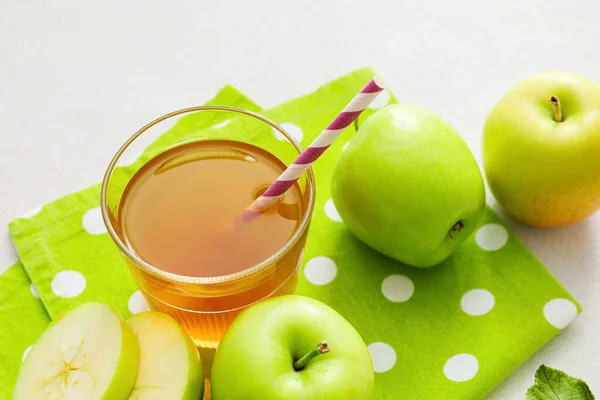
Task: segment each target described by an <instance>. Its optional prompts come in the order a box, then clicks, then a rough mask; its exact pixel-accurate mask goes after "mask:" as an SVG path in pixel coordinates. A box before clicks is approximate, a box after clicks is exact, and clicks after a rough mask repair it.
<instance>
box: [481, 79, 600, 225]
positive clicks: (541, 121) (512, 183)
mask: <svg viewBox="0 0 600 400" xmlns="http://www.w3.org/2000/svg"><path fill="white" fill-rule="evenodd" d="M483 161H484V169H485V173H486V177H487V181H488V183H489V186H490V189H491V191H492V193H494V196H495V197H496V200H498V203H500V204H501V205H502V206H503V207H504V208H505V209H506V211H507V212H508V213H509V214H511V215H512V216H513V217H515V218H516V219H518V220H520V221H522V222H525V223H528V224H530V225H534V226H560V225H566V224H569V223H572V222H575V221H578V220H581V219H583V218H585V217H587V216H589V215H590V214H592V213H593V212H594V211H596V210H597V209H598V208H599V207H600V86H598V85H597V84H596V83H594V82H592V81H590V80H588V79H586V78H583V77H581V76H577V75H574V74H570V73H566V72H545V73H541V74H538V75H535V76H533V77H530V78H528V79H525V80H523V81H521V82H520V83H518V84H517V85H516V86H515V87H513V88H512V89H511V90H510V91H509V92H508V93H507V94H506V95H505V96H504V97H503V98H502V99H501V100H500V101H499V102H498V104H496V105H495V106H494V108H493V109H492V110H491V112H490V113H489V115H488V117H487V121H486V123H485V127H484V130H483Z"/></svg>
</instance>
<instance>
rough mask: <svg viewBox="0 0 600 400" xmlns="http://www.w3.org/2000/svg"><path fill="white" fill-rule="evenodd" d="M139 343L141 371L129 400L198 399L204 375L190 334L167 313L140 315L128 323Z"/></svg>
mask: <svg viewBox="0 0 600 400" xmlns="http://www.w3.org/2000/svg"><path fill="white" fill-rule="evenodd" d="M127 323H128V324H129V326H130V327H131V329H133V332H135V334H136V336H137V338H138V342H139V344H140V368H139V373H138V378H137V381H136V383H135V386H134V389H133V391H132V392H131V395H130V396H129V399H130V400H162V399H178V400H188V399H189V400H192V399H193V400H198V399H202V395H203V393H204V372H203V370H202V361H201V359H200V355H199V354H198V349H196V346H195V345H194V342H192V339H191V338H190V337H189V335H188V334H187V333H186V332H185V331H184V330H183V329H182V328H181V327H180V326H179V325H178V324H177V322H175V320H174V319H173V318H171V317H169V316H168V315H166V314H163V313H160V312H153V311H150V312H143V313H140V314H137V315H135V316H133V317H131V318H129V319H128V320H127Z"/></svg>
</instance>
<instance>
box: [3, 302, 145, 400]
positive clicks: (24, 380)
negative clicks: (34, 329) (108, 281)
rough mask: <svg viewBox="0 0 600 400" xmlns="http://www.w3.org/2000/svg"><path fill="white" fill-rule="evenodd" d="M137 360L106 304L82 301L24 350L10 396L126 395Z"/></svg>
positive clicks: (133, 342)
mask: <svg viewBox="0 0 600 400" xmlns="http://www.w3.org/2000/svg"><path fill="white" fill-rule="evenodd" d="M138 363H139V347H138V343H137V339H136V337H135V335H134V333H133V331H132V330H131V328H130V327H129V326H128V325H127V324H126V323H125V321H123V320H122V319H121V318H120V317H119V316H118V315H117V314H116V313H115V312H114V311H113V310H112V309H111V308H110V307H109V306H107V305H105V304H100V303H87V304H83V305H81V306H78V307H76V308H74V309H73V310H72V311H70V312H69V313H68V314H66V315H65V316H63V317H62V318H60V319H59V320H57V321H56V322H54V323H53V324H52V325H50V327H49V328H48V329H47V330H46V331H45V332H44V333H43V334H42V336H41V337H40V339H39V340H38V342H37V343H36V344H35V345H34V346H33V348H32V349H31V351H30V352H29V353H28V354H27V357H26V358H25V361H24V362H23V365H22V366H21V370H20V372H19V377H18V378H17V383H16V385H15V389H14V393H13V400H34V399H86V400H117V399H126V398H127V397H128V396H129V393H130V392H131V389H132V388H133V385H134V383H135V380H136V376H137V372H138Z"/></svg>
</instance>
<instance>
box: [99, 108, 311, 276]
mask: <svg viewBox="0 0 600 400" xmlns="http://www.w3.org/2000/svg"><path fill="white" fill-rule="evenodd" d="M211 110H212V111H227V112H232V113H237V114H244V115H246V116H249V117H252V118H255V119H258V120H260V121H262V122H264V123H266V124H268V125H270V126H271V127H272V128H274V129H276V130H277V131H279V132H280V133H281V134H282V135H283V136H284V137H285V138H286V139H287V140H288V141H289V142H290V143H291V144H292V146H294V148H295V149H296V150H297V151H298V154H300V153H302V151H303V148H302V146H301V145H300V143H298V141H297V140H296V139H295V138H294V137H293V136H292V135H291V134H289V133H288V132H286V130H285V129H283V128H282V127H281V126H280V125H279V124H277V123H276V122H274V121H272V120H270V119H269V118H267V117H265V116H263V115H260V114H258V113H255V112H253V111H249V110H245V109H243V108H238V107H229V106H195V107H188V108H182V109H179V110H176V111H172V112H170V113H168V114H165V115H163V116H161V117H158V118H156V119H154V120H153V121H151V122H149V123H147V124H146V125H144V126H142V127H141V128H140V129H138V130H137V132H135V133H134V134H133V135H132V136H131V137H129V139H127V140H126V141H125V143H123V145H121V147H120V148H119V150H118V151H117V152H116V154H115V155H114V156H113V158H112V159H111V161H110V163H109V164H108V167H107V169H106V172H105V173H104V177H103V179H102V187H101V190H100V210H101V213H102V220H103V221H104V225H105V226H106V229H107V231H108V234H109V235H110V237H111V238H112V240H113V242H115V243H116V244H117V247H118V248H119V250H120V251H121V252H122V253H124V254H125V256H126V257H128V258H130V259H131V260H132V261H133V262H135V263H136V265H138V266H140V267H141V268H142V269H143V270H144V271H145V272H148V273H150V274H151V275H154V276H158V277H159V278H162V279H166V280H169V281H175V282H179V283H184V284H203V285H213V284H221V283H231V282H235V281H238V280H241V279H243V278H246V277H249V276H252V275H254V274H255V273H257V272H260V271H262V270H263V269H264V268H266V267H267V266H269V265H272V264H273V263H274V262H275V261H277V260H279V259H280V258H281V257H282V256H283V255H284V254H285V253H286V252H288V251H289V250H290V249H291V248H292V247H293V246H294V245H295V244H296V243H297V242H298V241H299V240H300V239H301V238H302V236H303V235H304V233H305V232H306V230H307V229H308V226H309V225H310V220H311V217H312V212H313V209H314V207H315V186H316V185H315V176H314V173H313V170H312V167H311V168H309V169H308V170H307V171H306V175H307V178H308V179H307V185H308V203H307V205H306V212H305V213H304V215H303V217H302V220H301V221H300V225H299V226H298V227H297V228H296V229H295V230H294V233H293V235H292V236H291V237H290V238H289V239H288V240H287V241H286V242H285V244H284V245H283V246H282V247H281V248H279V249H278V250H277V251H276V252H275V253H273V254H272V255H271V256H269V257H268V258H267V259H265V260H263V261H261V262H260V263H258V264H254V265H253V266H250V267H248V268H247V269H244V270H242V271H239V272H236V273H232V274H226V275H219V276H213V277H194V276H186V275H180V274H175V273H172V272H167V271H164V270H162V269H160V268H157V267H155V266H154V265H152V264H150V263H148V262H146V261H145V260H143V259H142V258H141V257H139V256H138V255H137V254H135V253H134V252H133V251H131V250H130V249H129V248H128V247H127V246H126V245H125V243H123V241H122V240H121V238H120V237H119V235H118V234H117V233H116V231H115V229H114V227H113V224H112V222H111V220H110V217H109V214H110V212H109V208H108V201H107V192H108V185H109V181H110V179H111V177H112V174H113V172H114V170H115V169H116V168H117V163H118V161H119V159H120V157H121V156H122V155H123V153H124V152H125V151H126V150H127V149H128V148H129V146H130V145H131V144H132V143H133V142H134V141H135V140H136V139H137V138H138V137H140V136H141V135H142V134H143V133H144V132H146V131H147V130H148V129H150V128H152V127H153V126H155V125H156V124H158V123H160V122H162V121H165V120H167V119H169V118H171V117H175V116H177V115H181V114H186V113H190V112H195V111H211Z"/></svg>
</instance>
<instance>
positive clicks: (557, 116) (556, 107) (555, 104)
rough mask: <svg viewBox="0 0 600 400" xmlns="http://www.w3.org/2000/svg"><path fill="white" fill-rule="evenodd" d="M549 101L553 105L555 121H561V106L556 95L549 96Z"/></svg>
mask: <svg viewBox="0 0 600 400" xmlns="http://www.w3.org/2000/svg"><path fill="white" fill-rule="evenodd" d="M550 103H551V104H552V106H553V107H554V120H555V121H556V122H562V121H563V115H562V107H561V106H560V100H558V97H556V96H552V97H550Z"/></svg>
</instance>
